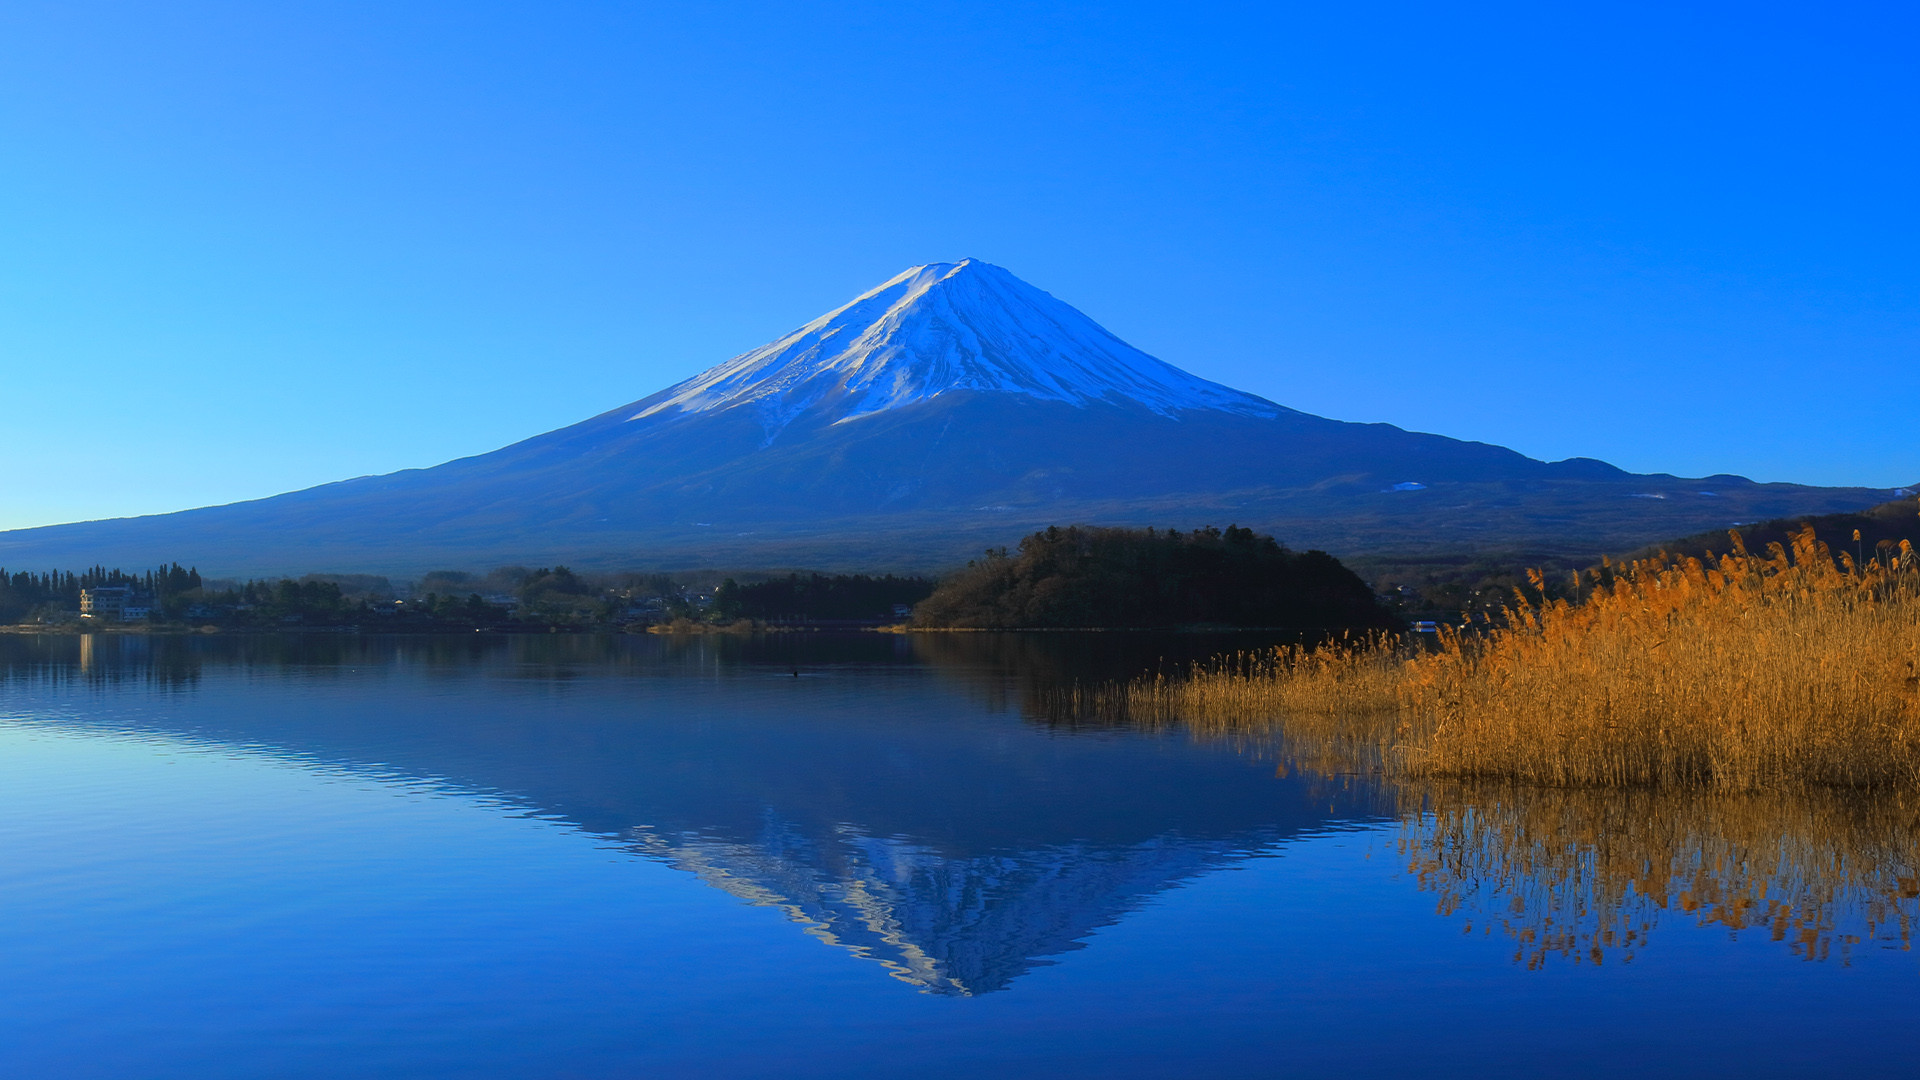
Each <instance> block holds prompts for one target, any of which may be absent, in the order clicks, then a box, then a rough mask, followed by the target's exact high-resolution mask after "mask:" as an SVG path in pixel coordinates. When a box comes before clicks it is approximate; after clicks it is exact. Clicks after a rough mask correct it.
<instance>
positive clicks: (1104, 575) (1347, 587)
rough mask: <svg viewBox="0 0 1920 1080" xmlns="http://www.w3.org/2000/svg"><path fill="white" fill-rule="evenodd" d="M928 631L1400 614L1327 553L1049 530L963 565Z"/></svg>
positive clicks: (1263, 539) (1363, 623) (1358, 619)
mask: <svg viewBox="0 0 1920 1080" xmlns="http://www.w3.org/2000/svg"><path fill="white" fill-rule="evenodd" d="M913 623H914V625H915V626H921V627H980V628H1007V629H1011V628H1019V627H1050V628H1065V627H1171V626H1190V625H1216V626H1246V627H1250V626H1262V627H1298V628H1302V629H1309V628H1310V629H1340V628H1373V627H1378V628H1386V627H1390V626H1394V625H1396V624H1397V620H1396V618H1395V617H1394V616H1393V615H1392V613H1390V612H1389V611H1387V610H1386V609H1385V608H1384V607H1382V606H1381V605H1380V603H1379V602H1378V600H1377V599H1376V598H1375V596H1374V595H1373V590H1372V589H1370V588H1368V587H1367V585H1366V583H1365V582H1363V581H1361V580H1360V578H1359V577H1358V576H1356V575H1355V574H1354V573H1353V572H1352V571H1351V570H1348V569H1347V568H1346V567H1345V566H1342V565H1341V564H1340V561H1339V560H1338V559H1335V558H1334V557H1333V556H1331V555H1328V554H1327V553H1326V552H1323V551H1307V552H1295V551H1290V550H1288V549H1287V548H1285V547H1283V546H1281V545H1280V543H1279V542H1277V541H1276V540H1274V538H1273V537H1271V536H1262V535H1259V534H1257V533H1255V532H1254V531H1253V530H1251V529H1242V528H1237V527H1233V526H1229V527H1228V528H1227V529H1226V531H1225V532H1222V531H1220V530H1219V529H1213V528H1206V529H1195V530H1193V531H1191V532H1184V533H1183V532H1180V531H1178V530H1166V531H1158V530H1154V529H1120V528H1095V527H1088V526H1073V527H1070V528H1065V529H1062V528H1057V527H1056V528H1049V529H1046V530H1045V531H1043V532H1037V533H1034V534H1033V535H1031V536H1028V537H1027V538H1026V539H1024V540H1022V541H1020V546H1019V550H1018V552H1017V553H1015V554H1012V555H1009V554H1007V552H1006V550H1005V549H1001V550H998V551H993V552H989V553H987V555H986V557H984V558H982V559H976V560H974V561H973V562H971V563H969V564H967V567H966V569H964V570H961V571H959V572H958V573H955V574H953V575H952V576H950V577H948V578H947V579H946V580H945V581H944V582H942V583H941V585H940V588H939V589H937V590H935V592H934V593H933V595H932V596H930V597H928V598H927V599H926V600H925V601H923V602H922V603H921V604H920V605H919V606H918V607H916V608H915V609H914V617H913Z"/></svg>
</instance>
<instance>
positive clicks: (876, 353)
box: [629, 259, 1288, 439]
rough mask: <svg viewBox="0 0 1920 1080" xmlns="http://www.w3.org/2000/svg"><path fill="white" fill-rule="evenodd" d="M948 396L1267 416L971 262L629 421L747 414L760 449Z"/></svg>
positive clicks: (666, 395)
mask: <svg viewBox="0 0 1920 1080" xmlns="http://www.w3.org/2000/svg"><path fill="white" fill-rule="evenodd" d="M956 390H972V391H984V392H998V393H1010V394H1024V395H1027V396H1029V397H1035V398H1039V399H1041V400H1045V401H1061V402H1066V403H1068V404H1071V405H1075V406H1078V407H1082V408H1084V407H1086V406H1089V405H1093V404H1102V403H1104V404H1110V405H1133V406H1137V407H1144V408H1146V409H1148V410H1151V411H1152V412H1156V413H1160V414H1162V415H1166V416H1173V415H1176V414H1178V413H1181V412H1185V411H1191V410H1218V411H1225V412H1232V413H1239V414H1241V415H1246V416H1276V415H1279V414H1280V413H1282V412H1286V411H1288V410H1285V409H1283V408H1282V407H1280V406H1278V405H1275V404H1274V403H1273V402H1270V401H1267V400H1266V399H1264V398H1258V397H1255V396H1253V395H1252V394H1246V393H1242V392H1241V391H1238V390H1234V389H1232V388H1230V387H1226V386H1222V385H1220V384H1219V383H1214V382H1208V381H1207V380H1205V379H1201V378H1198V377H1196V376H1193V375H1189V374H1187V373H1186V372H1184V371H1181V370H1180V369H1179V368H1177V367H1174V366H1173V365H1172V364H1168V363H1166V362H1165V361H1162V360H1158V359H1155V358H1154V357H1152V356H1148V355H1147V354H1146V353H1143V352H1141V351H1140V350H1138V349H1136V348H1134V347H1133V346H1131V345H1128V344H1127V343H1126V342H1124V341H1121V340H1120V339H1119V338H1117V337H1115V336H1113V334H1111V333H1109V332H1108V331H1107V330H1106V329H1105V328H1103V327H1102V326H1100V324H1098V323H1096V322H1094V321H1093V320H1092V319H1089V318H1088V317H1087V316H1085V315H1083V314H1081V313H1080V312H1079V311H1078V310H1076V309H1074V308H1073V307H1071V306H1069V305H1067V304H1065V303H1062V302H1061V301H1059V300H1056V299H1054V297H1053V296H1052V295H1050V294H1048V293H1046V292H1042V291H1041V290H1039V289H1036V288H1034V287H1033V286H1031V285H1028V284H1027V283H1026V282H1024V281H1021V280H1020V279H1019V278H1017V277H1014V276H1013V275H1012V274H1010V273H1008V272H1007V271H1005V270H1002V269H1001V268H999V267H997V266H994V265H992V264H990V263H984V262H981V261H979V260H978V259H962V260H961V261H959V262H957V263H929V264H927V265H925V266H916V267H913V268H912V269H910V270H907V271H904V272H902V273H900V274H896V275H895V276H894V277H892V278H889V279H888V280H887V281H885V282H884V283H882V284H881V285H879V286H878V287H877V288H874V289H871V290H869V291H868V292H865V293H862V294H861V295H860V296H858V297H856V298H855V299H854V300H853V301H852V302H851V303H849V304H846V305H845V306H843V307H839V308H836V309H834V310H833V311H830V312H828V313H826V314H825V315H822V316H820V317H819V318H817V319H815V320H813V321H812V322H810V323H808V324H806V325H805V326H802V327H800V328H799V329H798V330H795V331H793V332H792V333H790V334H787V335H785V336H784V337H781V338H779V339H777V340H775V341H772V342H769V343H767V344H765V345H762V346H761V347H759V348H757V349H754V350H753V351H751V352H747V353H742V354H741V355H739V356H736V357H734V358H733V359H731V360H729V361H727V362H726V363H724V364H721V365H719V366H718V367H715V368H712V369H710V370H708V371H706V372H703V373H702V374H700V375H696V376H694V377H693V378H691V379H688V380H687V381H686V382H683V383H680V384H679V385H677V386H673V387H669V388H668V389H666V390H663V391H661V392H660V393H659V394H656V395H654V396H653V397H651V398H648V399H647V400H646V401H644V402H641V403H640V404H641V405H642V406H643V408H641V409H640V411H638V412H636V413H635V414H634V415H632V416H631V417H629V419H633V420H638V419H641V418H643V417H649V416H655V415H658V414H663V413H668V412H679V413H704V412H715V411H718V410H722V409H731V408H737V407H743V406H745V407H752V408H753V409H755V410H756V412H757V413H758V414H759V416H760V419H761V422H762V423H763V424H765V425H766V428H767V435H768V438H769V439H771V438H772V437H773V436H774V435H776V434H777V433H778V432H779V431H780V430H781V429H782V428H784V427H786V426H787V425H788V424H789V423H791V422H792V421H793V420H794V419H796V418H798V417H799V416H801V415H803V414H806V413H809V412H818V413H820V414H822V415H823V416H825V417H826V418H827V419H828V420H829V421H830V422H833V423H844V422H846V421H848V420H854V419H857V418H859V417H862V416H868V415H871V414H873V413H877V412H882V411H885V410H887V409H896V408H900V407H902V406H905V405H911V404H914V403H916V402H921V401H927V400H930V399H933V398H936V397H938V396H939V395H941V394H944V393H948V392H950V391H956Z"/></svg>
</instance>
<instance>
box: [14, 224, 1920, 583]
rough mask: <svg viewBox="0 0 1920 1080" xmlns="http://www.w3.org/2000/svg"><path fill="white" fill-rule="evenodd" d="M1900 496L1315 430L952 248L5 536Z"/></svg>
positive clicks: (950, 539)
mask: <svg viewBox="0 0 1920 1080" xmlns="http://www.w3.org/2000/svg"><path fill="white" fill-rule="evenodd" d="M1887 496H1888V492H1885V491H1881V490H1867V489H1853V488H1808V487H1797V486H1793V485H1781V484H1766V485H1762V484H1754V483H1753V482H1751V481H1748V480H1745V479H1743V478H1740V477H1732V476H1716V477H1710V478H1707V479H1705V480H1683V479H1679V478H1676V477H1670V476H1634V475H1631V474H1628V473H1625V472H1622V471H1620V470H1619V469H1616V468H1614V467H1612V466H1610V465H1607V464H1605V463H1603V462H1598V461H1591V460H1586V459H1574V460H1571V461H1564V462H1556V463H1547V462H1542V461H1536V460H1534V459H1531V458H1528V457H1525V456H1524V455H1521V454H1518V453H1515V452H1514V451H1511V450H1508V449H1505V448H1503V447H1498V446H1491V445H1487V444H1484V443H1473V442H1462V441H1460V440H1456V439H1449V438H1444V437H1442V436H1438V435H1426V434H1420V433H1416V432H1409V431H1404V430H1402V429H1400V428H1396V427H1393V426H1391V425H1386V424H1351V423H1343V422H1340V421H1335V420H1328V419H1325V418H1323V417H1318V416H1313V415H1310V414H1307V413H1301V412H1297V411H1295V410H1292V409H1288V408H1285V407H1283V406H1280V405H1276V404H1274V403H1273V402H1270V401H1266V400H1265V399H1263V398H1259V397H1255V396H1253V395H1251V394H1245V393H1242V392H1240V391H1237V390H1233V389H1231V388H1229V387H1225V386H1221V385H1219V384H1217V383H1211V382H1208V381H1206V380H1204V379H1199V378H1196V377H1195V376H1192V375H1189V374H1187V373H1186V372H1183V371H1181V370H1179V369H1178V368H1175V367H1173V366H1172V365H1170V364H1166V363H1164V362H1163V361H1160V360H1158V359H1155V358H1154V357H1151V356H1148V355H1147V354H1145V353H1142V352H1140V351H1139V350H1137V349H1134V348H1132V347H1131V346H1129V345H1127V344H1126V343H1125V342H1122V341H1120V340H1119V339H1118V338H1116V337H1114V336H1113V335H1112V334H1110V333H1108V332H1107V331H1106V330H1104V329H1102V328H1101V327H1100V326H1099V325H1098V324H1096V323H1094V322H1093V321H1092V320H1091V319H1089V318H1087V317H1086V316H1085V315H1083V314H1081V313H1080V312H1079V311H1077V310H1075V309H1073V308H1072V307H1070V306H1068V305H1066V304H1064V303H1062V302H1061V301H1059V300H1056V299H1055V298H1053V297H1052V296H1050V295H1048V294H1046V293H1044V292H1041V291H1040V290H1038V289H1035V288H1033V287H1032V286H1029V285H1027V284H1026V283H1024V282H1022V281H1020V280H1019V279H1018V278H1015V277H1014V276H1013V275H1011V274H1009V273H1007V272H1006V271H1004V270H1001V269H1000V268H998V267H994V266H990V265H988V264H985V263H981V262H978V261H977V260H967V261H963V262H960V263H951V264H933V265H929V266H923V267H915V268H913V269H911V270H908V271H906V272H905V273H902V274H900V275H898V276H896V277H894V278H892V279H890V280H889V281H887V282H885V283H883V284H882V285H880V286H879V287H877V288H875V289H873V290H871V291H869V292H867V293H865V294H863V295H862V296H860V297H858V298H856V299H855V300H854V301H853V302H851V303H849V304H847V305H846V306H844V307H841V308H839V309H836V310H835V311H832V312H829V313H828V314H826V315H824V316H822V317H820V318H819V319H816V320H814V321H813V322H810V323H808V324H806V325H805V326H802V327H800V328H799V329H797V330H795V331H793V332H792V333H790V334H787V335H785V336H783V337H781V338H780V339H778V340H777V341H774V342H771V343H769V344H768V345H766V346H763V347H761V348H759V349H755V350H753V351H751V352H748V353H744V354H742V355H740V356H738V357H735V358H734V359H732V360H729V361H727V362H726V363H724V364H721V365H719V366H718V367H715V368H713V369H712V370H710V371H707V372H704V373H702V374H700V375H697V376H695V377H694V378H692V379H689V380H687V381H685V382H682V383H680V384H678V385H676V386H673V387H669V388H668V389H666V390H663V391H660V392H659V393H656V394H653V395H651V396H649V397H646V398H642V399H641V400H639V401H636V402H633V403H631V404H628V405H624V406H621V407H620V408H617V409H612V410H609V411H608V412H605V413H602V414H601V415H599V416H596V417H592V418H590V419H588V420H585V421H582V422H581V423H579V424H575V425H572V426H570V427H566V428H561V429H559V430H557V431H552V432H548V433H546V434H544V435H539V436H535V437H533V438H531V439H527V440H525V441H523V442H520V443H515V444H513V445H511V446H507V447H504V448H502V449H500V450H496V451H493V452H492V453H488V454H482V455H478V456H475V457H470V458H463V459H460V460H457V461H451V462H448V463H446V464H444V465H440V466H437V467H435V468H432V469H418V470H408V471H405V472H398V473H393V474H389V475H386V476H375V477H362V478H359V479H356V480H349V481H344V482H341V483H337V484H328V485H323V486H321V487H317V488H310V489H307V490H305V491H297V492H292V493H289V494H286V495H280V496H276V497H274V498H270V499H262V500H257V501H253V502H246V503H236V504H232V505H229V506H221V507H209V508H203V509H199V510H191V511H185V512H182V513H178V514H168V515H160V516H155V517H147V518H131V519H119V520H113V521H100V522H86V523H80V524H75V525H60V526H51V527H47V528H41V529H26V530H17V531H14V532H9V533H0V565H11V566H15V567H18V566H22V565H32V566H35V567H40V566H48V565H62V566H65V565H81V564H89V563H94V562H104V563H114V564H129V565H137V564H144V563H150V562H153V561H156V560H161V559H167V560H172V559H178V560H180V561H182V562H192V563H197V564H198V565H200V566H201V567H202V568H203V569H210V570H212V571H214V572H217V573H223V574H241V573H247V574H250V573H282V572H299V571H307V570H317V569H327V570H337V571H346V570H371V571H379V572H418V571H421V570H426V569H431V568H434V567H440V566H464V567H482V566H488V565H497V564H501V563H508V562H527V563H540V562H553V561H570V562H575V563H579V564H584V565H594V564H601V565H621V566H686V565H691V564H707V565H713V564H727V565H759V566H772V565H813V566H819V567H823V568H827V567H842V566H845V567H851V566H863V567H869V568H875V569H882V568H889V569H890V568H921V569H938V568H940V567H942V566H944V565H948V564H951V563H952V562H954V561H956V560H959V559H964V558H965V557H966V556H967V555H968V554H970V553H974V552H977V551H978V550H979V549H980V548H981V547H984V546H989V545H997V544H1003V543H1010V542H1012V541H1013V540H1014V539H1016V538H1017V537H1019V536H1020V535H1022V534H1023V533H1025V532H1027V531H1030V530H1031V529H1033V528H1036V527H1039V526H1044V525H1047V524H1056V523H1067V522H1076V521H1077V522H1096V523H1107V524H1154V525H1162V526H1172V527H1182V528H1184V527H1190V526H1193V525H1198V524H1222V525H1224V524H1227V523H1229V522H1235V523H1239V524H1244V525H1252V526H1256V527H1260V528H1263V529H1268V530H1271V531H1273V532H1275V533H1276V535H1279V536H1280V537H1281V538H1282V539H1283V540H1286V541H1287V542H1289V543H1292V544H1294V545H1296V546H1323V547H1326V548H1328V549H1329V550H1332V551H1334V552H1336V553H1341V554H1351V553H1360V552H1365V551H1377V550H1382V549H1391V550H1399V551H1406V550H1433V549H1449V550H1452V549H1471V548H1475V547H1484V546H1488V545H1492V546H1497V547H1499V548H1501V549H1502V550H1515V549H1528V548H1532V549H1540V550H1558V549H1557V548H1556V547H1555V546H1556V545H1565V544H1567V543H1573V544H1577V545H1579V547H1578V549H1577V550H1570V551H1568V552H1567V553H1569V554H1584V553H1588V552H1591V553H1593V554H1598V553H1599V552H1600V551H1606V550H1619V549H1622V548H1630V547H1633V546H1636V545H1638V544H1640V543H1644V542H1647V541H1649V540H1653V539H1657V538H1659V537H1664V536H1671V535H1675V534H1678V533H1685V532H1691V531H1697V530H1701V529H1707V528H1715V527H1720V526H1723V525H1725V524H1728V523H1730V522H1732V521H1742V520H1753V519H1757V518H1764V517H1778V516H1784V515H1790V514H1801V513H1821V512H1833V511H1842V510H1850V509H1856V508H1859V507H1863V506H1867V505H1871V504H1874V503H1877V502H1880V501H1883V500H1884V499H1885V498H1887ZM1576 538H1577V539H1576ZM1590 545H1600V546H1598V547H1591V546H1590Z"/></svg>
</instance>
